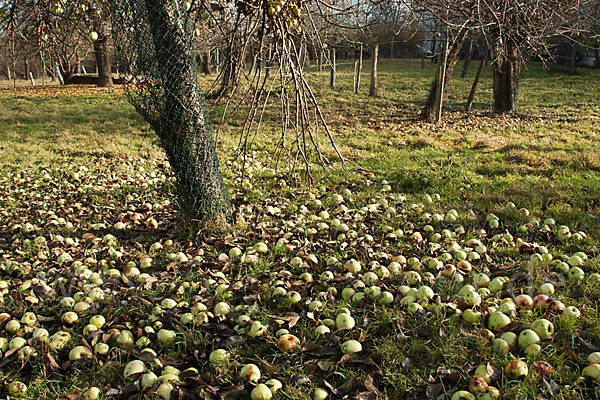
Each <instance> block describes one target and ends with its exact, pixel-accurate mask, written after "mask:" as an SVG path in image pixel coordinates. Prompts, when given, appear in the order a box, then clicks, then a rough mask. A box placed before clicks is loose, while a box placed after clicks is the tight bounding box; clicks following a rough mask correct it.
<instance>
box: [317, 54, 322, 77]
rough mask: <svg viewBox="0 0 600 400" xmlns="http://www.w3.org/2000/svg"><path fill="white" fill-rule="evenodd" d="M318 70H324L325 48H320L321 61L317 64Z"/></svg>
mask: <svg viewBox="0 0 600 400" xmlns="http://www.w3.org/2000/svg"><path fill="white" fill-rule="evenodd" d="M317 70H318V71H319V72H323V49H321V50H319V62H318V64H317Z"/></svg>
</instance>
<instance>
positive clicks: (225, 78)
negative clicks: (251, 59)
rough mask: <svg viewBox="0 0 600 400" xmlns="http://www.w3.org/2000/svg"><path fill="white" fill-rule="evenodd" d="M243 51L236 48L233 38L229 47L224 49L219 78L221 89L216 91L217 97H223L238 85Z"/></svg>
mask: <svg viewBox="0 0 600 400" xmlns="http://www.w3.org/2000/svg"><path fill="white" fill-rule="evenodd" d="M243 53H244V51H243V49H242V47H241V46H237V43H236V39H235V38H233V39H232V42H231V44H230V45H229V47H227V48H226V50H225V54H224V55H223V58H224V65H223V73H222V78H221V87H220V88H219V90H218V91H217V93H216V95H217V96H223V95H227V94H230V93H232V92H233V91H234V90H235V89H236V88H237V87H238V85H239V82H240V79H241V77H242V72H243V68H244V62H243V61H244V54H243Z"/></svg>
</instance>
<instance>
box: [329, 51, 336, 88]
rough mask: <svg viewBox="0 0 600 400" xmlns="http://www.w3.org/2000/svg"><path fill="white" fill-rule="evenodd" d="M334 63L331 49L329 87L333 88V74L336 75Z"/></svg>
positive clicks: (333, 52) (333, 54) (333, 53)
mask: <svg viewBox="0 0 600 400" xmlns="http://www.w3.org/2000/svg"><path fill="white" fill-rule="evenodd" d="M335 68H336V65H335V49H331V71H330V74H329V87H330V88H332V89H334V88H335V75H336V71H335Z"/></svg>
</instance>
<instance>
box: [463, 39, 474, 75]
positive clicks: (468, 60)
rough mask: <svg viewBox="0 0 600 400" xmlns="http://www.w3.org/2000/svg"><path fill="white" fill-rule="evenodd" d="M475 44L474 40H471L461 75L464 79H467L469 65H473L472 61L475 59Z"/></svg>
mask: <svg viewBox="0 0 600 400" xmlns="http://www.w3.org/2000/svg"><path fill="white" fill-rule="evenodd" d="M473 42H474V40H473V39H471V40H469V50H468V52H467V57H466V58H465V63H464V64H463V69H462V72H461V74H460V77H461V78H462V79H465V78H466V77H467V74H468V73H469V65H471V59H472V58H473V52H474V51H475V46H473Z"/></svg>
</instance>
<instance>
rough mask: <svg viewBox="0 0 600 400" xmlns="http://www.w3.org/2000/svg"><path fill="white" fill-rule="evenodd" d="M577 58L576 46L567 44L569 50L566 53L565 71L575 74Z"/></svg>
mask: <svg viewBox="0 0 600 400" xmlns="http://www.w3.org/2000/svg"><path fill="white" fill-rule="evenodd" d="M576 58H577V44H576V43H569V49H568V51H567V62H566V64H567V69H568V70H569V72H571V73H575V67H576V65H575V59H576Z"/></svg>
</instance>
